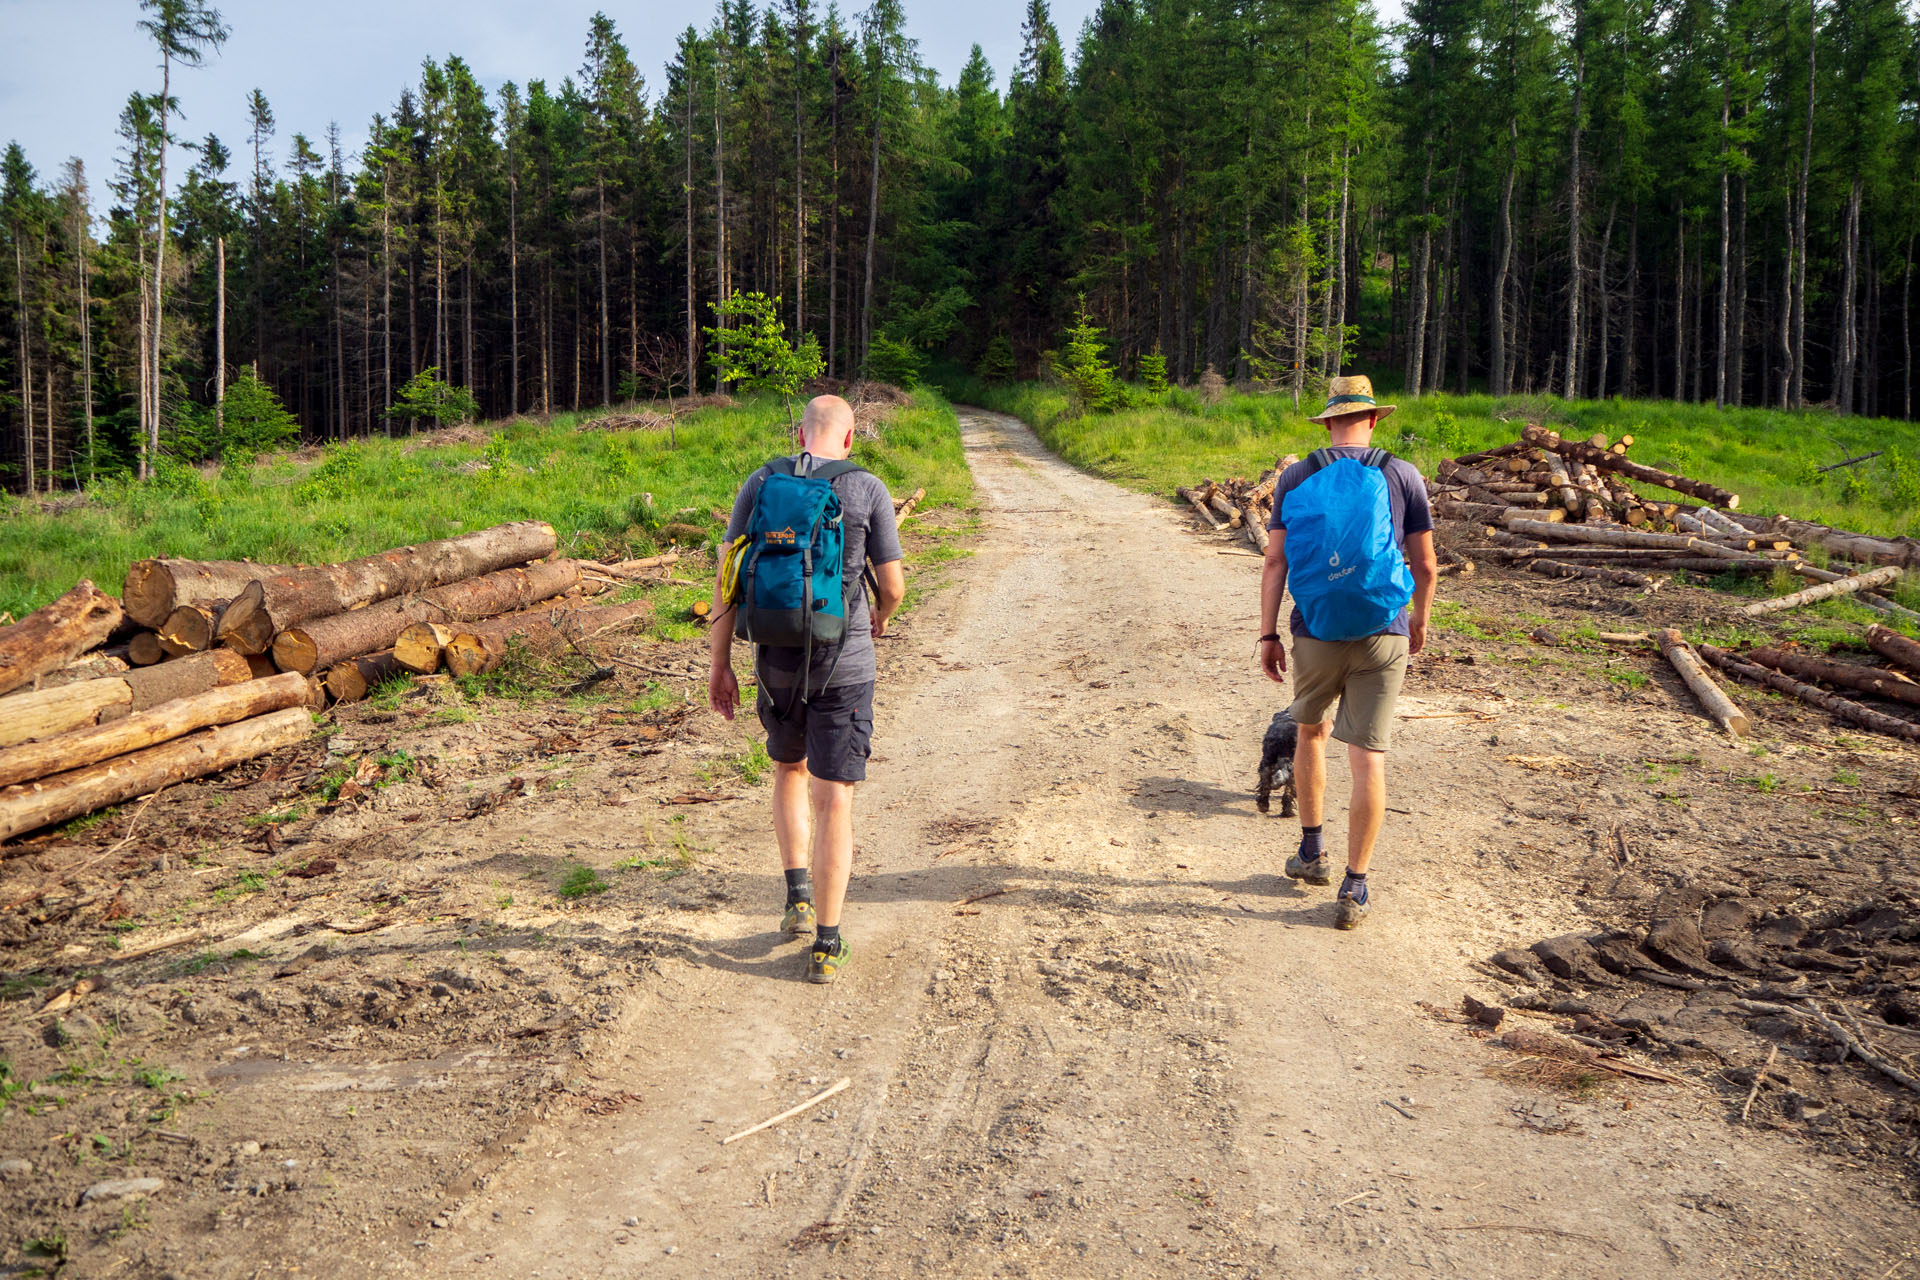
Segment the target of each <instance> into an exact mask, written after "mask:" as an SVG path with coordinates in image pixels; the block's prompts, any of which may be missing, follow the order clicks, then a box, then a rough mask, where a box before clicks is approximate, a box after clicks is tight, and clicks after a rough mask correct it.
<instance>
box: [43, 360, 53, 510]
mask: <svg viewBox="0 0 1920 1280" xmlns="http://www.w3.org/2000/svg"><path fill="white" fill-rule="evenodd" d="M41 374H42V376H43V377H44V379H45V381H46V388H47V398H46V414H47V492H48V493H52V492H53V476H54V470H55V465H54V461H53V359H52V355H51V353H49V355H48V359H47V363H46V365H45V366H44V368H43V369H42V370H41Z"/></svg>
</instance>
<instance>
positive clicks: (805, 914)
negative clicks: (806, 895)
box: [780, 902, 814, 933]
mask: <svg viewBox="0 0 1920 1280" xmlns="http://www.w3.org/2000/svg"><path fill="white" fill-rule="evenodd" d="M813 925H814V919H813V904H812V903H811V902H796V903H794V904H793V905H792V906H790V907H788V908H787V914H785V915H784V916H781V917H780V932H782V933H812V932H813Z"/></svg>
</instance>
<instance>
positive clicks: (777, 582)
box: [734, 454, 860, 650]
mask: <svg viewBox="0 0 1920 1280" xmlns="http://www.w3.org/2000/svg"><path fill="white" fill-rule="evenodd" d="M767 466H768V468H769V469H770V472H771V474H769V475H768V476H767V478H766V479H765V480H764V481H762V482H761V485H760V493H759V495H758V496H757V497H755V499H754V503H753V515H752V517H751V518H750V519H749V520H748V521H747V538H748V547H747V553H746V559H745V562H744V563H743V564H742V566H741V569H740V605H739V611H738V613H737V614H736V616H735V621H734V633H735V634H736V635H738V636H739V637H740V638H741V639H742V640H749V641H752V642H753V643H755V644H768V645H780V646H784V647H788V648H806V649H809V650H811V649H812V648H813V646H815V645H831V644H839V643H840V641H841V640H843V639H844V638H845V637H846V633H847V596H846V588H845V586H844V585H843V584H842V582H841V572H842V568H843V565H844V561H845V555H846V547H847V531H846V525H845V522H844V520H843V519H842V516H841V511H840V495H839V494H837V493H835V492H834V490H833V484H832V481H833V479H834V477H836V476H843V475H846V474H847V473H848V472H850V471H858V470H860V468H859V467H858V466H856V465H854V464H853V463H851V462H848V461H845V460H840V461H835V462H822V463H814V461H813V459H812V458H811V457H810V456H808V455H806V454H802V455H800V458H799V459H798V460H797V461H796V460H795V459H793V458H776V459H774V460H773V461H772V462H769V463H768V464H767Z"/></svg>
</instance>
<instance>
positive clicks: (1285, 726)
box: [1256, 711, 1300, 818]
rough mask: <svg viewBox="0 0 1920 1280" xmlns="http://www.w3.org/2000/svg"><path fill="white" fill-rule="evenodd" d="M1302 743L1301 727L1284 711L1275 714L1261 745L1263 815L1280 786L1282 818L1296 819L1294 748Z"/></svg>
mask: <svg viewBox="0 0 1920 1280" xmlns="http://www.w3.org/2000/svg"><path fill="white" fill-rule="evenodd" d="M1299 739H1300V726H1299V725H1297V724H1295V723H1294V722H1293V716H1292V715H1290V714H1289V713H1287V712H1285V711H1278V712H1275V713H1274V717H1273V723H1272V724H1270V725H1268V726H1267V737H1266V740H1265V741H1264V742H1262V743H1261V744H1260V791H1259V795H1258V798H1257V800H1256V803H1257V804H1258V805H1259V806H1260V812H1262V813H1265V812H1266V811H1267V800H1268V797H1270V796H1271V795H1273V789H1274V787H1275V786H1278V787H1279V788H1280V816H1281V817H1283V818H1291V817H1292V816H1293V800H1294V790H1293V748H1294V744H1295V743H1296V742H1298V741H1299Z"/></svg>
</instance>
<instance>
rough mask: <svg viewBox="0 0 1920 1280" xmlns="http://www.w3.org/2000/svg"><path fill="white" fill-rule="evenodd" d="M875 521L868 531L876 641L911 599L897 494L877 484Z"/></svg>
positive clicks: (874, 500)
mask: <svg viewBox="0 0 1920 1280" xmlns="http://www.w3.org/2000/svg"><path fill="white" fill-rule="evenodd" d="M873 487H874V490H875V494H874V499H873V521H872V523H871V524H870V525H869V526H868V528H867V564H868V565H869V566H871V567H872V569H873V582H874V593H873V594H874V601H873V613H872V624H873V638H874V639H875V640H878V639H879V638H880V637H881V636H884V635H885V634H887V623H888V621H889V620H891V619H892V617H893V615H894V613H895V611H897V610H898V609H899V608H900V602H901V601H902V600H905V599H906V598H907V573H906V565H905V562H904V560H903V555H904V553H903V552H902V551H901V549H900V526H899V524H898V522H897V521H895V519H894V516H893V495H892V494H891V493H888V492H887V486H886V485H884V484H882V483H880V482H879V480H878V479H877V478H876V479H875V481H874V485H873Z"/></svg>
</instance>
